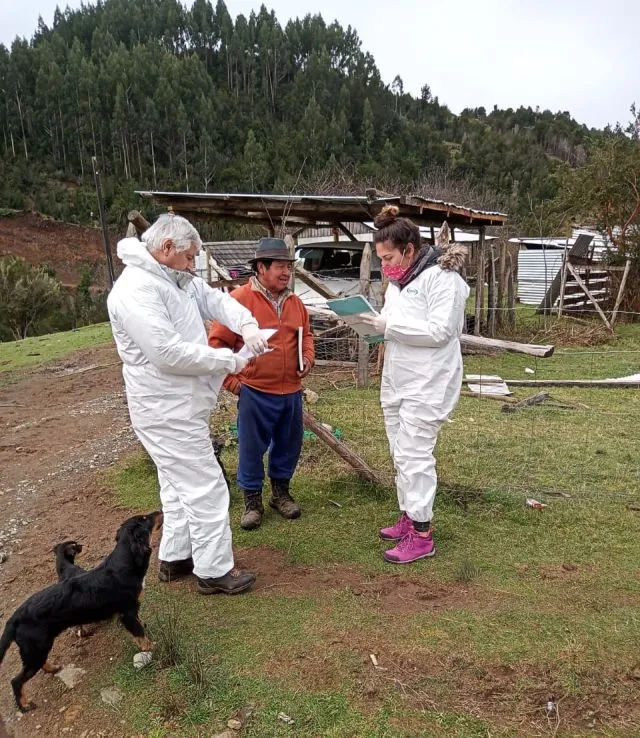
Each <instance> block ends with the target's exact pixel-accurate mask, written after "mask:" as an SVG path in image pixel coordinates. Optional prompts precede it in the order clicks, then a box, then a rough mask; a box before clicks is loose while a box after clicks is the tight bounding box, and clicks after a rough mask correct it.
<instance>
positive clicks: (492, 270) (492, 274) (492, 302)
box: [487, 246, 496, 338]
mask: <svg viewBox="0 0 640 738" xmlns="http://www.w3.org/2000/svg"><path fill="white" fill-rule="evenodd" d="M494 257H495V253H494V250H493V246H490V247H489V286H488V289H487V300H488V303H489V306H488V313H487V316H488V321H487V323H488V326H487V327H488V329H489V336H490V337H491V338H493V337H494V336H495V335H496V262H495V258H494Z"/></svg>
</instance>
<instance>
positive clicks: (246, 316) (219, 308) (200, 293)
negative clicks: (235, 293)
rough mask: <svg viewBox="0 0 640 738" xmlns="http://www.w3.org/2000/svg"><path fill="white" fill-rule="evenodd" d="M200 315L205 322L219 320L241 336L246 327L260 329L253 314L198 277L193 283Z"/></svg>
mask: <svg viewBox="0 0 640 738" xmlns="http://www.w3.org/2000/svg"><path fill="white" fill-rule="evenodd" d="M191 289H192V290H193V294H194V295H195V298H196V302H197V304H198V310H199V311H200V315H202V317H203V318H204V319H205V320H217V321H218V322H219V323H222V325H224V326H226V327H227V328H229V329H230V330H232V331H233V332H234V333H237V334H238V335H240V334H241V333H242V329H243V327H244V326H245V325H250V324H253V325H255V326H256V327H258V321H257V320H256V319H255V318H254V317H253V315H252V314H251V312H250V311H249V310H247V308H246V307H245V306H244V305H241V304H240V303H239V302H238V301H237V300H234V298H233V297H231V296H230V295H229V294H227V293H226V292H223V291H222V290H217V289H214V288H213V287H209V285H208V284H207V283H206V282H205V281H204V279H200V278H199V277H196V278H195V279H194V280H193V282H192V283H191Z"/></svg>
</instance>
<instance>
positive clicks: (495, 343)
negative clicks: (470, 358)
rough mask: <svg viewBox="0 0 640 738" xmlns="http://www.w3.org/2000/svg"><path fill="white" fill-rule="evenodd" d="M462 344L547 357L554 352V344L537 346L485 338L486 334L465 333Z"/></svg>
mask: <svg viewBox="0 0 640 738" xmlns="http://www.w3.org/2000/svg"><path fill="white" fill-rule="evenodd" d="M460 344H461V345H462V346H468V347H469V348H473V349H493V350H500V351H511V352H512V353H515V354H527V356H537V357H539V358H541V359H546V358H548V357H549V356H551V355H552V354H553V351H554V348H555V347H554V346H537V345H536V344H533V343H517V342H516V341H501V340H499V339H497V338H485V337H484V336H471V335H469V334H468V333H463V334H462V335H461V336H460Z"/></svg>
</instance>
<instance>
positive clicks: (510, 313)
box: [507, 252, 516, 328]
mask: <svg viewBox="0 0 640 738" xmlns="http://www.w3.org/2000/svg"><path fill="white" fill-rule="evenodd" d="M507 319H508V323H509V326H510V327H511V328H515V327H516V286H515V282H514V279H513V258H512V256H511V254H510V253H509V252H507Z"/></svg>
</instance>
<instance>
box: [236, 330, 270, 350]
mask: <svg viewBox="0 0 640 738" xmlns="http://www.w3.org/2000/svg"><path fill="white" fill-rule="evenodd" d="M242 340H243V341H244V345H245V346H246V347H247V348H248V349H249V351H251V352H252V353H254V354H255V355H256V356H259V355H260V354H264V352H265V351H266V350H267V348H268V347H269V345H268V344H267V341H266V339H265V338H264V337H263V336H262V334H261V333H260V328H258V326H257V325H254V324H253V323H249V324H248V325H245V326H244V328H243V329H242Z"/></svg>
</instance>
